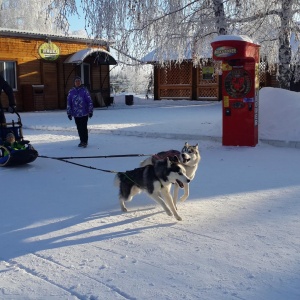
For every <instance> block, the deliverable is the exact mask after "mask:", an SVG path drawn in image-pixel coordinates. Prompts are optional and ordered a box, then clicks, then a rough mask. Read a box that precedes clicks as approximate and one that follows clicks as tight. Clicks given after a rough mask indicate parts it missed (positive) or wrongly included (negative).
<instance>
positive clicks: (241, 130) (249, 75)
mask: <svg viewBox="0 0 300 300" xmlns="http://www.w3.org/2000/svg"><path fill="white" fill-rule="evenodd" d="M211 46H212V48H213V59H214V60H221V61H222V97H223V109H222V112H223V135H222V143H223V145H224V146H253V147H254V146H256V144H257V143H258V93H259V47H260V46H259V45H257V44H254V43H253V42H252V41H251V40H250V39H249V38H248V37H246V36H235V35H222V36H218V37H216V38H215V39H214V41H213V42H212V43H211Z"/></svg>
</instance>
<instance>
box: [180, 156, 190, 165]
mask: <svg viewBox="0 0 300 300" xmlns="http://www.w3.org/2000/svg"><path fill="white" fill-rule="evenodd" d="M181 159H182V163H184V164H186V163H187V162H189V161H190V160H191V158H190V157H187V156H186V155H185V154H184V153H183V154H181Z"/></svg>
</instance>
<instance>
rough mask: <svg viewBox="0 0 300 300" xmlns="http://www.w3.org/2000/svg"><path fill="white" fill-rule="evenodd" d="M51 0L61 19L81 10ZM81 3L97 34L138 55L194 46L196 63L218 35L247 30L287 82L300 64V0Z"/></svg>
mask: <svg viewBox="0 0 300 300" xmlns="http://www.w3.org/2000/svg"><path fill="white" fill-rule="evenodd" d="M52 5H53V7H55V8H57V9H60V10H61V13H60V16H61V17H62V19H61V20H62V21H66V20H67V15H68V13H71V12H72V11H75V10H76V9H75V7H76V2H75V0H65V1H60V0H53V1H52ZM81 5H82V7H83V10H84V13H85V17H86V28H87V29H88V31H89V32H91V34H92V35H93V36H94V37H101V38H107V39H108V40H109V41H111V42H113V43H114V47H115V48H116V49H118V50H120V51H123V52H125V53H128V54H130V55H132V56H135V57H142V56H144V55H145V54H146V53H147V52H149V51H150V50H152V49H155V48H156V49H157V58H158V60H159V61H160V62H161V63H163V62H164V61H166V60H170V59H174V58H175V59H176V60H177V61H178V62H180V61H182V60H183V59H184V58H185V57H186V53H187V52H188V51H190V53H191V55H192V58H193V61H194V64H197V63H201V58H202V57H203V56H207V57H208V56H209V55H211V47H210V42H211V41H212V39H213V37H214V36H216V35H220V34H245V35H248V36H250V37H251V38H253V39H254V40H255V41H257V42H259V43H260V44H261V53H262V57H264V58H265V59H266V60H267V61H268V62H269V65H270V66H271V65H275V64H278V65H279V67H278V78H279V80H280V84H281V86H282V87H283V88H288V87H289V81H290V78H291V70H292V68H291V62H293V63H294V64H299V51H294V52H292V51H291V50H292V47H291V46H292V45H291V36H292V34H293V36H294V37H295V40H296V41H298V37H299V32H300V30H299V24H300V20H299V12H300V1H299V0H269V1H265V0H194V1H193V0H81ZM62 23H63V22H62ZM295 77H297V74H296V76H295Z"/></svg>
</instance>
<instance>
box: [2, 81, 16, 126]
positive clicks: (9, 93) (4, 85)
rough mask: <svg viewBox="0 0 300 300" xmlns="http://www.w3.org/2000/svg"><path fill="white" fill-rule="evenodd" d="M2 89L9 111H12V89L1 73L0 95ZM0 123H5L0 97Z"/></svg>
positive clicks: (13, 104) (13, 102) (13, 99)
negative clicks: (6, 98)
mask: <svg viewBox="0 0 300 300" xmlns="http://www.w3.org/2000/svg"><path fill="white" fill-rule="evenodd" d="M2 90H3V91H4V92H5V94H6V95H7V97H8V105H9V108H8V110H9V112H11V113H14V112H15V109H16V101H15V97H14V93H13V89H12V88H11V86H10V85H9V84H8V82H7V81H6V80H5V79H4V78H3V77H2V75H0V97H1V91H2ZM0 123H6V119H5V115H4V110H3V107H2V104H1V99H0Z"/></svg>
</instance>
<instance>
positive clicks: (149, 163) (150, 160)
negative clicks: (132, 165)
mask: <svg viewBox="0 0 300 300" xmlns="http://www.w3.org/2000/svg"><path fill="white" fill-rule="evenodd" d="M148 165H153V163H152V157H151V156H150V157H148V158H146V159H145V160H143V161H141V162H140V167H146V166H148Z"/></svg>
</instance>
